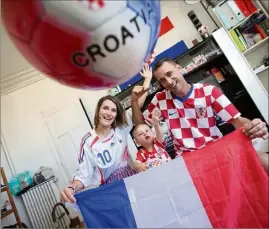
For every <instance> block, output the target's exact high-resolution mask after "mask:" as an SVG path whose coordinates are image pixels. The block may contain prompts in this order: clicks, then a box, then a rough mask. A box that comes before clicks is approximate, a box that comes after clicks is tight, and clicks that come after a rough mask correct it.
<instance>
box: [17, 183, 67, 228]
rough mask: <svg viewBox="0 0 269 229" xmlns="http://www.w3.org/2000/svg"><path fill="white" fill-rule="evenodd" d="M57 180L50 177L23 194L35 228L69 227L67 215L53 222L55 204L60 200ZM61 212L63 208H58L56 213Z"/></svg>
mask: <svg viewBox="0 0 269 229" xmlns="http://www.w3.org/2000/svg"><path fill="white" fill-rule="evenodd" d="M55 181H56V179H55V178H53V179H50V180H48V181H45V182H44V183H42V184H39V185H36V186H34V187H33V188H31V189H29V190H28V191H27V192H26V193H24V194H22V199H23V202H24V204H25V207H26V210H27V213H28V215H29V218H30V220H31V223H32V225H33V228H56V227H60V228H67V227H68V224H69V221H68V219H67V218H66V217H63V218H62V219H61V220H60V221H58V222H56V223H53V220H52V217H51V212H52V208H53V206H54V205H55V204H56V203H57V202H59V197H58V196H59V190H58V187H57V186H56V184H55ZM61 213H62V212H61V210H60V209H58V210H57V213H56V215H57V217H58V216H59V215H60V214H61Z"/></svg>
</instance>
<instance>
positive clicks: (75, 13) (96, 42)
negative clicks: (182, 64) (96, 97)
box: [1, 0, 160, 89]
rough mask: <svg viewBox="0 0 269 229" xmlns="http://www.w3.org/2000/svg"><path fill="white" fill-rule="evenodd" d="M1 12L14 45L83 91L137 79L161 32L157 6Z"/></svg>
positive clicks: (45, 6)
mask: <svg viewBox="0 0 269 229" xmlns="http://www.w3.org/2000/svg"><path fill="white" fill-rule="evenodd" d="M1 8H2V21H3V24H4V26H5V28H6V31H7V32H8V34H9V35H10V38H11V40H12V41H13V43H14V44H15V46H16V47H17V48H18V50H19V51H20V52H21V54H22V55H23V56H24V57H25V58H26V59H27V60H28V61H29V62H30V63H31V64H32V65H33V66H34V67H35V68H37V69H38V70H39V71H41V72H43V73H44V74H46V75H47V76H49V77H51V78H52V79H54V80H57V81H58V82H60V83H62V84H65V85H68V86H72V87H76V88H84V89H104V88H109V87H113V86H115V85H119V84H121V83H123V82H125V81H126V80H128V79H129V78H131V77H133V76H134V75H136V74H137V73H138V72H139V71H140V70H141V69H142V66H143V63H144V62H146V61H147V60H148V58H149V57H150V56H151V53H152V52H153V49H154V46H155V44H156V41H157V38H158V33H159V26H160V2H159V1H155V0H118V1H112V0H107V1H104V0H66V1H64V0H59V1H51V0H2V1H1Z"/></svg>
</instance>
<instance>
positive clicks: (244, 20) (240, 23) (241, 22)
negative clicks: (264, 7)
mask: <svg viewBox="0 0 269 229" xmlns="http://www.w3.org/2000/svg"><path fill="white" fill-rule="evenodd" d="M259 11H260V9H257V10H256V11H255V12H254V13H252V14H251V15H249V16H248V17H246V18H245V19H243V20H242V21H240V22H239V23H238V24H237V25H235V26H234V27H232V28H230V29H228V31H231V30H233V29H236V28H237V27H238V26H240V25H242V24H243V23H244V22H246V21H247V20H248V19H249V18H250V17H251V16H252V15H253V14H255V13H257V12H259Z"/></svg>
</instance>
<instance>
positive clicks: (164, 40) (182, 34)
mask: <svg viewBox="0 0 269 229" xmlns="http://www.w3.org/2000/svg"><path fill="white" fill-rule="evenodd" d="M191 10H193V11H194V12H195V13H196V15H197V17H198V18H199V20H200V21H201V23H202V24H205V25H207V26H208V31H209V33H210V34H211V33H212V32H213V31H214V30H215V29H217V26H216V25H215V24H214V22H213V21H212V20H211V18H210V17H209V16H208V14H207V12H206V11H205V10H204V9H203V7H202V5H201V4H200V3H196V4H193V5H188V4H186V3H185V2H184V1H163V2H162V8H161V13H162V18H164V17H166V16H168V17H169V19H170V20H171V22H172V24H173V25H174V29H173V30H172V31H170V32H168V33H167V34H165V35H163V36H162V37H160V38H159V40H158V42H157V45H156V48H155V52H156V54H158V53H161V52H163V51H164V50H166V49H168V48H170V47H171V46H173V45H174V44H176V43H177V42H179V41H180V40H183V41H184V42H185V44H186V45H187V47H188V48H191V47H192V46H193V44H192V41H193V40H194V39H197V40H201V36H200V34H199V32H198V31H197V30H196V28H195V27H194V25H193V24H192V22H191V20H190V19H189V17H188V13H189V12H190V11H191Z"/></svg>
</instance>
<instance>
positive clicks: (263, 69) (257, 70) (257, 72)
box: [253, 66, 269, 75]
mask: <svg viewBox="0 0 269 229" xmlns="http://www.w3.org/2000/svg"><path fill="white" fill-rule="evenodd" d="M268 68H269V66H267V67H264V68H262V69H259V68H257V69H255V70H253V71H254V73H255V74H256V75H258V74H259V73H262V72H263V71H265V70H267V69H268Z"/></svg>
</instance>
